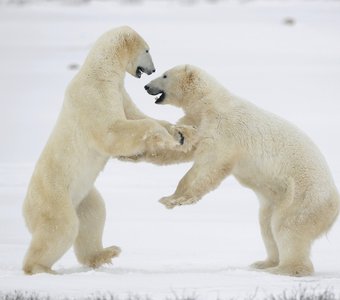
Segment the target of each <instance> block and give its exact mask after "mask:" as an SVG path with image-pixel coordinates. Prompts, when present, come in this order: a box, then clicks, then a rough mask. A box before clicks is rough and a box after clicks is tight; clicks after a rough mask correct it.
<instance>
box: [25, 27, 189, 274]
mask: <svg viewBox="0 0 340 300" xmlns="http://www.w3.org/2000/svg"><path fill="white" fill-rule="evenodd" d="M154 71H155V69H154V65H153V62H152V59H151V56H150V53H149V46H148V45H147V43H146V42H145V41H144V40H143V39H142V38H141V37H140V36H139V35H138V34H137V33H136V32H135V31H134V30H132V29H131V28H129V27H119V28H116V29H113V30H111V31H109V32H107V33H105V34H103V35H102V36H101V37H100V38H99V39H98V40H97V42H96V43H95V45H94V46H93V48H92V49H91V51H90V53H89V55H88V56H87V58H86V60H85V63H84V65H83V66H82V67H81V69H80V71H79V72H78V74H77V75H76V76H75V77H74V79H73V80H72V81H71V83H70V84H69V86H68V88H67V90H66V94H65V100H64V104H63V107H62V111H61V113H60V115H59V118H58V120H57V123H56V125H55V128H54V130H53V132H52V134H51V136H50V138H49V140H48V142H47V144H46V146H45V148H44V150H43V152H42V154H41V156H40V158H39V160H38V162H37V164H36V167H35V170H34V172H33V175H32V178H31V181H30V184H29V187H28V191H27V195H26V198H25V201H24V207H23V213H24V217H25V220H26V224H27V227H28V229H29V231H30V232H31V234H32V240H31V244H30V246H29V249H28V251H27V254H26V257H25V259H24V264H23V270H24V272H25V273H27V274H35V273H39V272H49V273H54V272H53V271H52V269H51V267H52V265H53V264H54V263H55V262H56V261H57V260H58V259H59V258H60V257H61V256H62V255H63V254H64V253H65V252H66V251H67V250H68V249H69V248H70V247H71V246H72V245H74V250H75V254H76V256H77V259H78V261H79V262H80V263H82V264H84V265H87V266H90V267H98V266H100V265H102V264H104V263H109V262H111V259H112V258H113V257H115V256H117V255H118V254H119V252H120V249H119V248H118V247H116V246H112V247H108V248H103V245H102V234H103V227H104V222H105V206H104V202H103V200H102V197H101V196H100V194H99V192H98V191H97V190H96V188H95V187H94V181H95V179H96V177H97V176H98V174H99V172H100V171H101V170H102V169H103V168H104V166H105V164H106V162H107V161H108V159H109V158H110V157H118V156H121V155H126V156H129V155H137V154H138V153H142V152H145V151H152V150H155V149H157V148H161V147H166V148H169V149H172V148H176V147H179V145H180V143H179V141H181V144H183V136H181V135H179V136H178V135H176V132H177V131H176V128H174V127H173V126H171V124H170V123H168V122H165V121H156V120H153V119H151V118H148V117H147V116H145V115H144V114H143V113H141V112H140V111H139V110H138V109H137V108H136V106H135V105H134V104H133V102H132V101H131V99H130V97H129V95H128V94H127V92H126V91H125V89H124V76H125V72H128V73H130V74H131V75H133V76H135V77H141V74H142V72H145V73H147V74H151V73H153V72H154ZM182 129H183V127H182ZM184 131H185V130H184ZM169 132H170V133H169ZM174 137H175V138H176V139H177V140H176V139H175V138H174ZM183 146H184V147H185V145H183Z"/></svg>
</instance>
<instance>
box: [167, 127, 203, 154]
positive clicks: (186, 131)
mask: <svg viewBox="0 0 340 300" xmlns="http://www.w3.org/2000/svg"><path fill="white" fill-rule="evenodd" d="M168 130H169V133H170V134H171V135H172V136H173V137H174V138H175V139H176V140H177V141H178V142H179V144H180V146H179V147H177V150H180V151H183V152H188V151H190V150H191V149H192V148H193V147H194V146H195V145H196V144H197V142H198V137H197V129H196V128H195V127H193V126H188V125H172V126H171V127H170V128H169V129H168Z"/></svg>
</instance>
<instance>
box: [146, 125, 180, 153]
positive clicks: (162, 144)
mask: <svg viewBox="0 0 340 300" xmlns="http://www.w3.org/2000/svg"><path fill="white" fill-rule="evenodd" d="M145 143H146V147H147V150H149V151H157V150H158V149H174V148H176V147H178V146H179V145H180V143H179V140H175V139H174V137H173V136H171V135H170V134H169V133H168V132H167V131H166V130H165V128H163V127H161V128H160V129H157V130H155V131H152V132H150V133H149V134H148V135H147V136H146V138H145Z"/></svg>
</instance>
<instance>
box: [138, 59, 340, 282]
mask: <svg viewBox="0 0 340 300" xmlns="http://www.w3.org/2000/svg"><path fill="white" fill-rule="evenodd" d="M145 89H146V90H147V91H148V93H149V94H151V95H158V94H160V96H159V97H157V98H156V103H162V104H172V105H175V106H179V107H181V108H183V110H184V112H185V116H184V117H183V118H182V119H181V120H180V121H179V122H178V123H179V124H186V125H193V126H196V127H197V130H198V143H197V145H196V147H195V148H194V149H193V150H192V151H190V152H187V153H181V152H180V151H172V150H168V151H163V150H162V151H154V152H146V153H145V154H144V155H141V156H137V157H134V159H135V160H146V161H150V162H153V163H157V164H169V163H174V162H180V161H189V160H192V159H193V160H194V164H193V166H192V168H191V169H190V170H189V171H188V172H187V174H186V175H185V176H184V177H183V178H182V179H181V181H180V182H179V184H178V187H177V189H176V191H175V193H174V194H173V195H171V196H169V197H164V198H162V199H161V200H160V201H161V202H162V203H163V204H164V205H166V207H168V208H173V207H174V206H176V205H185V204H192V203H195V202H197V201H198V200H200V199H201V198H202V197H203V196H204V195H205V194H206V193H208V192H209V191H211V190H213V189H215V188H216V187H217V186H218V185H219V184H220V183H221V181H222V180H223V179H224V178H226V177H227V176H228V175H230V174H232V175H234V176H235V177H236V178H237V179H238V180H239V182H240V183H241V184H243V185H245V186H247V187H249V188H251V189H252V190H253V191H254V192H255V193H256V194H257V196H258V198H259V199H260V225H261V232H262V237H263V241H264V244H265V247H266V250H267V254H268V257H267V259H266V260H264V261H259V262H256V263H255V264H253V266H254V267H255V268H258V269H266V270H267V271H269V272H272V273H275V274H286V275H292V276H304V275H309V274H312V273H313V265H312V262H311V260H310V258H309V257H310V249H311V245H312V242H313V241H314V240H315V239H316V238H317V237H318V236H320V235H321V234H323V233H325V232H326V231H327V230H328V229H329V228H330V227H331V225H332V224H333V222H334V221H335V219H336V216H337V215H338V212H339V194H338V192H337V189H336V187H335V184H334V182H333V179H332V176H331V174H330V171H329V169H328V166H327V164H326V162H325V160H324V158H323V156H322V154H321V153H320V152H319V150H318V149H317V147H316V146H315V145H314V144H313V142H312V141H311V140H310V139H309V138H308V137H307V136H306V135H305V134H304V133H302V132H301V131H300V130H299V129H297V128H296V127H294V126H293V125H291V124H289V123H288V122H287V121H285V120H282V119H281V118H279V117H277V116H275V115H273V114H271V113H268V112H266V111H264V110H262V109H260V108H258V107H256V106H255V105H253V104H251V103H249V102H247V101H245V100H242V99H240V98H239V97H237V96H235V95H232V94H231V93H229V92H228V91H227V90H226V89H225V88H224V87H223V86H221V85H220V84H219V83H218V82H217V81H216V80H214V79H213V78H212V77H210V76H209V75H208V74H206V73H205V72H204V71H202V70H200V69H198V68H196V67H193V66H189V65H186V66H178V67H175V68H173V69H171V70H169V71H167V72H165V73H164V75H163V76H161V77H159V78H157V79H155V80H153V81H151V82H150V83H149V84H148V85H146V86H145Z"/></svg>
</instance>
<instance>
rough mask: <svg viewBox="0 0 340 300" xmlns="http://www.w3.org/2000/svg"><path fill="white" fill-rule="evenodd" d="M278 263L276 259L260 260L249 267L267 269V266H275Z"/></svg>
mask: <svg viewBox="0 0 340 300" xmlns="http://www.w3.org/2000/svg"><path fill="white" fill-rule="evenodd" d="M278 264H279V262H278V261H273V260H268V259H267V260H260V261H257V262H254V263H253V264H252V265H251V266H250V267H251V268H254V269H267V268H272V267H275V266H277V265H278Z"/></svg>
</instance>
